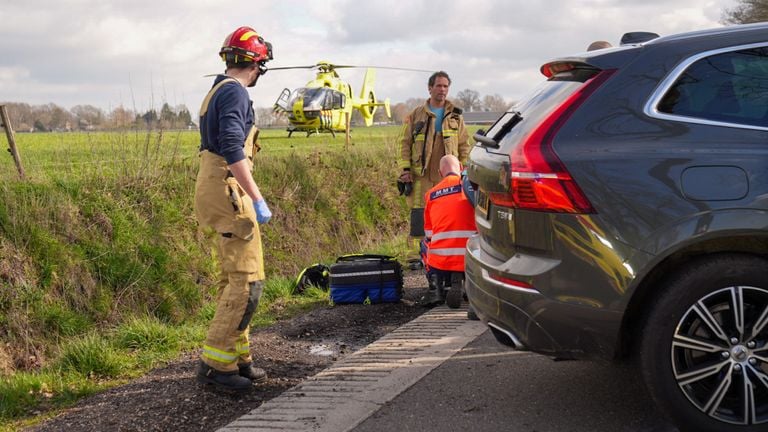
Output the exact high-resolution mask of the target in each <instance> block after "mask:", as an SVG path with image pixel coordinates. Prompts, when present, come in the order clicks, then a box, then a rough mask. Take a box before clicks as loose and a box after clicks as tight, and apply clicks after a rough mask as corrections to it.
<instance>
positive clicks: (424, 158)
mask: <svg viewBox="0 0 768 432" xmlns="http://www.w3.org/2000/svg"><path fill="white" fill-rule="evenodd" d="M428 104H429V100H427V102H425V103H424V105H421V106H419V107H417V108H416V109H414V110H413V112H411V114H410V115H408V117H407V118H406V119H405V125H404V126H403V137H402V141H401V142H400V162H399V166H400V168H410V169H411V174H413V175H417V176H422V175H424V172H425V169H426V167H427V164H429V160H430V157H431V156H432V151H433V150H434V149H433V146H434V145H435V141H436V140H435V137H436V132H435V131H436V130H437V129H436V128H435V120H436V116H435V114H434V113H433V112H432V111H430V110H429V105H428ZM442 138H443V145H444V146H445V153H444V154H450V155H454V156H456V157H457V158H459V161H460V162H461V163H465V162H466V161H467V156H468V155H469V150H470V147H469V134H468V133H467V129H466V128H465V127H464V116H463V115H462V111H461V109H460V108H456V107H454V105H453V104H452V103H451V102H450V101H446V102H445V115H444V116H443V132H442Z"/></svg>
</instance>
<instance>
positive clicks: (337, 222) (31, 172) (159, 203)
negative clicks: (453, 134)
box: [0, 126, 474, 430]
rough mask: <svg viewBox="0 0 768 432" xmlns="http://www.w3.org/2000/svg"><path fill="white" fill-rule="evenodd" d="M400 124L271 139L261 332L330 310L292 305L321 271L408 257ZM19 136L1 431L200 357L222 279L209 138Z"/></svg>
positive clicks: (4, 175) (10, 206) (5, 168)
mask: <svg viewBox="0 0 768 432" xmlns="http://www.w3.org/2000/svg"><path fill="white" fill-rule="evenodd" d="M473 129H474V128H473ZM400 130H401V128H400V127H396V126H388V127H372V128H362V129H356V130H354V131H353V135H352V136H353V139H352V142H351V144H350V145H349V146H346V145H345V140H344V137H343V136H342V135H339V136H337V137H336V138H333V137H331V136H330V135H313V136H311V137H309V138H307V137H304V136H294V137H292V138H288V137H287V132H285V131H284V130H264V131H262V133H261V146H262V151H261V152H259V153H258V155H257V157H256V158H255V164H254V178H255V180H256V182H257V183H258V184H259V186H260V188H261V189H262V193H263V194H264V196H265V198H266V200H267V202H268V203H269V204H270V208H271V209H272V211H273V213H274V216H273V219H272V221H270V222H269V224H266V225H265V226H263V227H262V239H263V242H264V247H265V267H266V273H267V281H266V282H267V284H266V290H265V293H264V295H263V297H262V302H261V303H260V305H259V313H258V314H257V315H256V317H254V321H253V325H254V326H263V325H268V324H270V323H272V322H273V321H274V320H275V319H279V318H281V317H284V316H291V315H292V314H295V313H298V312H300V311H302V310H305V309H307V308H311V307H313V306H314V305H317V304H327V302H328V296H327V293H325V292H322V291H319V290H310V291H309V292H308V293H307V294H304V295H302V296H294V295H292V288H293V279H294V278H295V277H296V275H297V274H298V272H299V271H300V270H301V269H302V268H304V267H306V266H308V265H310V264H313V263H316V262H325V263H329V264H330V263H332V262H333V260H334V259H335V257H337V256H340V255H343V254H347V253H359V252H373V253H385V254H390V255H396V256H401V255H402V253H403V252H404V248H405V241H404V239H405V236H404V233H405V232H406V216H407V212H408V210H407V206H406V204H405V201H404V200H403V199H402V198H401V197H399V196H398V194H397V189H396V187H395V179H396V177H397V175H398V174H399V170H398V167H397V159H398V157H399V144H398V135H399V133H400ZM0 140H2V139H0ZM16 142H17V148H18V150H19V153H20V155H21V160H22V164H23V166H24V169H25V171H26V179H25V180H20V179H19V177H18V173H17V171H16V167H15V165H14V162H13V159H12V157H11V155H10V154H7V155H6V156H5V157H2V158H0V257H2V259H0V329H1V330H0V340H1V341H2V343H0V430H13V429H14V428H16V427H18V426H19V425H21V424H24V423H27V422H34V421H36V419H38V418H39V415H40V414H38V412H41V413H43V414H42V415H45V413H46V412H50V410H51V409H53V410H55V409H56V408H58V407H62V406H66V405H68V404H71V403H73V402H74V401H76V400H77V399H78V398H80V397H82V396H84V395H88V394H91V393H93V392H96V391H99V390H101V389H103V388H106V387H109V386H113V385H116V384H119V383H121V382H124V381H125V380H127V379H130V378H131V377H135V376H138V375H141V374H143V373H145V372H146V371H147V370H149V369H151V368H153V367H156V366H157V365H158V364H160V363H162V362H164V361H168V360H170V359H173V358H176V357H177V356H178V355H179V353H180V352H182V351H189V350H195V349H197V348H198V347H199V344H200V343H201V341H202V339H203V337H204V334H205V330H206V328H207V324H208V322H209V321H210V319H211V318H212V316H213V312H214V307H215V305H214V303H213V302H212V299H213V298H214V296H215V280H216V279H217V263H216V260H215V259H214V257H213V256H212V253H211V248H210V243H209V238H208V236H207V234H206V233H204V232H201V231H199V230H198V228H197V223H196V221H195V219H194V215H193V211H192V200H193V192H194V182H195V177H196V175H197V167H198V157H197V147H198V143H199V135H198V132H196V131H151V132H147V131H140V132H136V131H131V132H119V133H118V132H116V133H47V134H17V135H16Z"/></svg>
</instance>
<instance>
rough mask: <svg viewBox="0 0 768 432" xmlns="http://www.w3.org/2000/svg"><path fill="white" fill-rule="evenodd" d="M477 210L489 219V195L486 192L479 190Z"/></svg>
mask: <svg viewBox="0 0 768 432" xmlns="http://www.w3.org/2000/svg"><path fill="white" fill-rule="evenodd" d="M476 208H477V210H478V211H479V212H480V214H482V215H483V217H485V218H486V219H488V194H487V193H485V191H484V190H482V189H478V191H477V206H476Z"/></svg>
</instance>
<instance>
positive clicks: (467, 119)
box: [464, 111, 504, 125]
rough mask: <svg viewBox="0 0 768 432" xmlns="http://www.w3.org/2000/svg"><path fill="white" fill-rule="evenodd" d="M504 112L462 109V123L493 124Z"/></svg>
mask: <svg viewBox="0 0 768 432" xmlns="http://www.w3.org/2000/svg"><path fill="white" fill-rule="evenodd" d="M503 114H504V113H503V112H497V111H472V112H467V111H464V124H469V125H489V124H493V123H494V122H495V121H496V120H498V119H499V117H501V116H502V115H503Z"/></svg>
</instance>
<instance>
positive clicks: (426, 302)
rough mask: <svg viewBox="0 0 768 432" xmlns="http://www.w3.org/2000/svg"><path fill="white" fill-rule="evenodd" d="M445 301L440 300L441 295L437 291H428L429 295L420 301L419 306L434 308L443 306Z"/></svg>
mask: <svg viewBox="0 0 768 432" xmlns="http://www.w3.org/2000/svg"><path fill="white" fill-rule="evenodd" d="M442 302H443V299H441V298H440V293H439V292H438V290H436V289H429V290H427V294H426V295H424V297H422V298H421V299H420V300H419V305H421V306H424V307H433V306H437V305H439V304H441V303H442Z"/></svg>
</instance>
